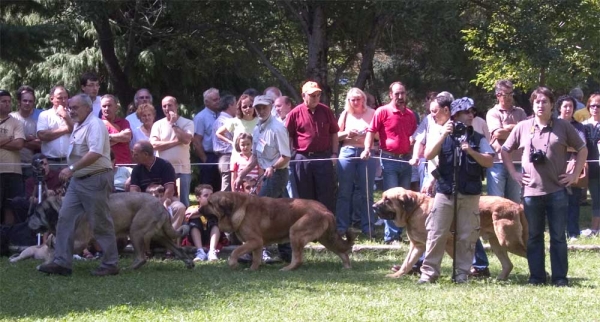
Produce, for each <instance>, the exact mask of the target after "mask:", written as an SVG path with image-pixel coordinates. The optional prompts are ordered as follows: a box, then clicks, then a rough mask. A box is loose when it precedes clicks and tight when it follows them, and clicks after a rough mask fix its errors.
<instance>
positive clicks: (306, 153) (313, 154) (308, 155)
mask: <svg viewBox="0 0 600 322" xmlns="http://www.w3.org/2000/svg"><path fill="white" fill-rule="evenodd" d="M298 153H300V154H302V155H305V156H307V157H318V156H330V155H331V154H330V153H329V151H321V152H298Z"/></svg>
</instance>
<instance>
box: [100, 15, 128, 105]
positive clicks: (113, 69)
mask: <svg viewBox="0 0 600 322" xmlns="http://www.w3.org/2000/svg"><path fill="white" fill-rule="evenodd" d="M93 24H94V28H95V29H96V32H97V33H98V43H99V45H100V51H101V52H102V58H103V61H104V66H106V69H107V70H108V74H109V76H110V79H111V81H112V83H113V88H114V90H115V93H116V96H117V97H118V98H119V101H120V102H121V108H122V109H124V110H125V111H126V110H127V106H128V105H129V103H131V102H132V100H133V95H134V90H133V88H132V87H131V85H130V84H129V78H128V76H127V74H126V73H124V72H123V69H122V68H121V66H120V64H119V59H118V58H117V55H116V54H115V39H114V35H113V33H112V30H111V29H110V23H109V21H108V17H107V16H102V17H97V18H95V19H94V21H93Z"/></svg>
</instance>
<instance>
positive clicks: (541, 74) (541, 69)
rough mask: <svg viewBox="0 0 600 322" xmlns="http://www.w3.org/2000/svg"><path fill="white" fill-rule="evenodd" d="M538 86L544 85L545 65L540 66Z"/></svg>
mask: <svg viewBox="0 0 600 322" xmlns="http://www.w3.org/2000/svg"><path fill="white" fill-rule="evenodd" d="M539 83H540V86H546V67H542V68H540V79H539Z"/></svg>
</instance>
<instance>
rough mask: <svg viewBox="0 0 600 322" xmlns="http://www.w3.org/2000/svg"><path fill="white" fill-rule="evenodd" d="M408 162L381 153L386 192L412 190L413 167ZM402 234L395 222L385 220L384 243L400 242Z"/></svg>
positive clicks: (382, 174)
mask: <svg viewBox="0 0 600 322" xmlns="http://www.w3.org/2000/svg"><path fill="white" fill-rule="evenodd" d="M388 159H393V160H388ZM406 161H407V160H403V159H399V158H394V157H392V156H390V155H388V154H386V153H385V152H382V153H381V169H382V172H381V176H382V177H383V190H384V191H385V190H388V189H391V188H395V187H402V188H404V189H410V179H411V175H412V166H411V165H410V164H408V162H406ZM400 234H402V228H399V227H397V226H396V225H395V224H394V221H393V220H385V230H384V236H383V240H384V241H392V240H400Z"/></svg>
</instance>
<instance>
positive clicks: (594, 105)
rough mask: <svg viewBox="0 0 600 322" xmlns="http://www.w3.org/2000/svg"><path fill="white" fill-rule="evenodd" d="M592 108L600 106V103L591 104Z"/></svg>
mask: <svg viewBox="0 0 600 322" xmlns="http://www.w3.org/2000/svg"><path fill="white" fill-rule="evenodd" d="M590 108H600V105H598V104H591V105H590Z"/></svg>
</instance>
